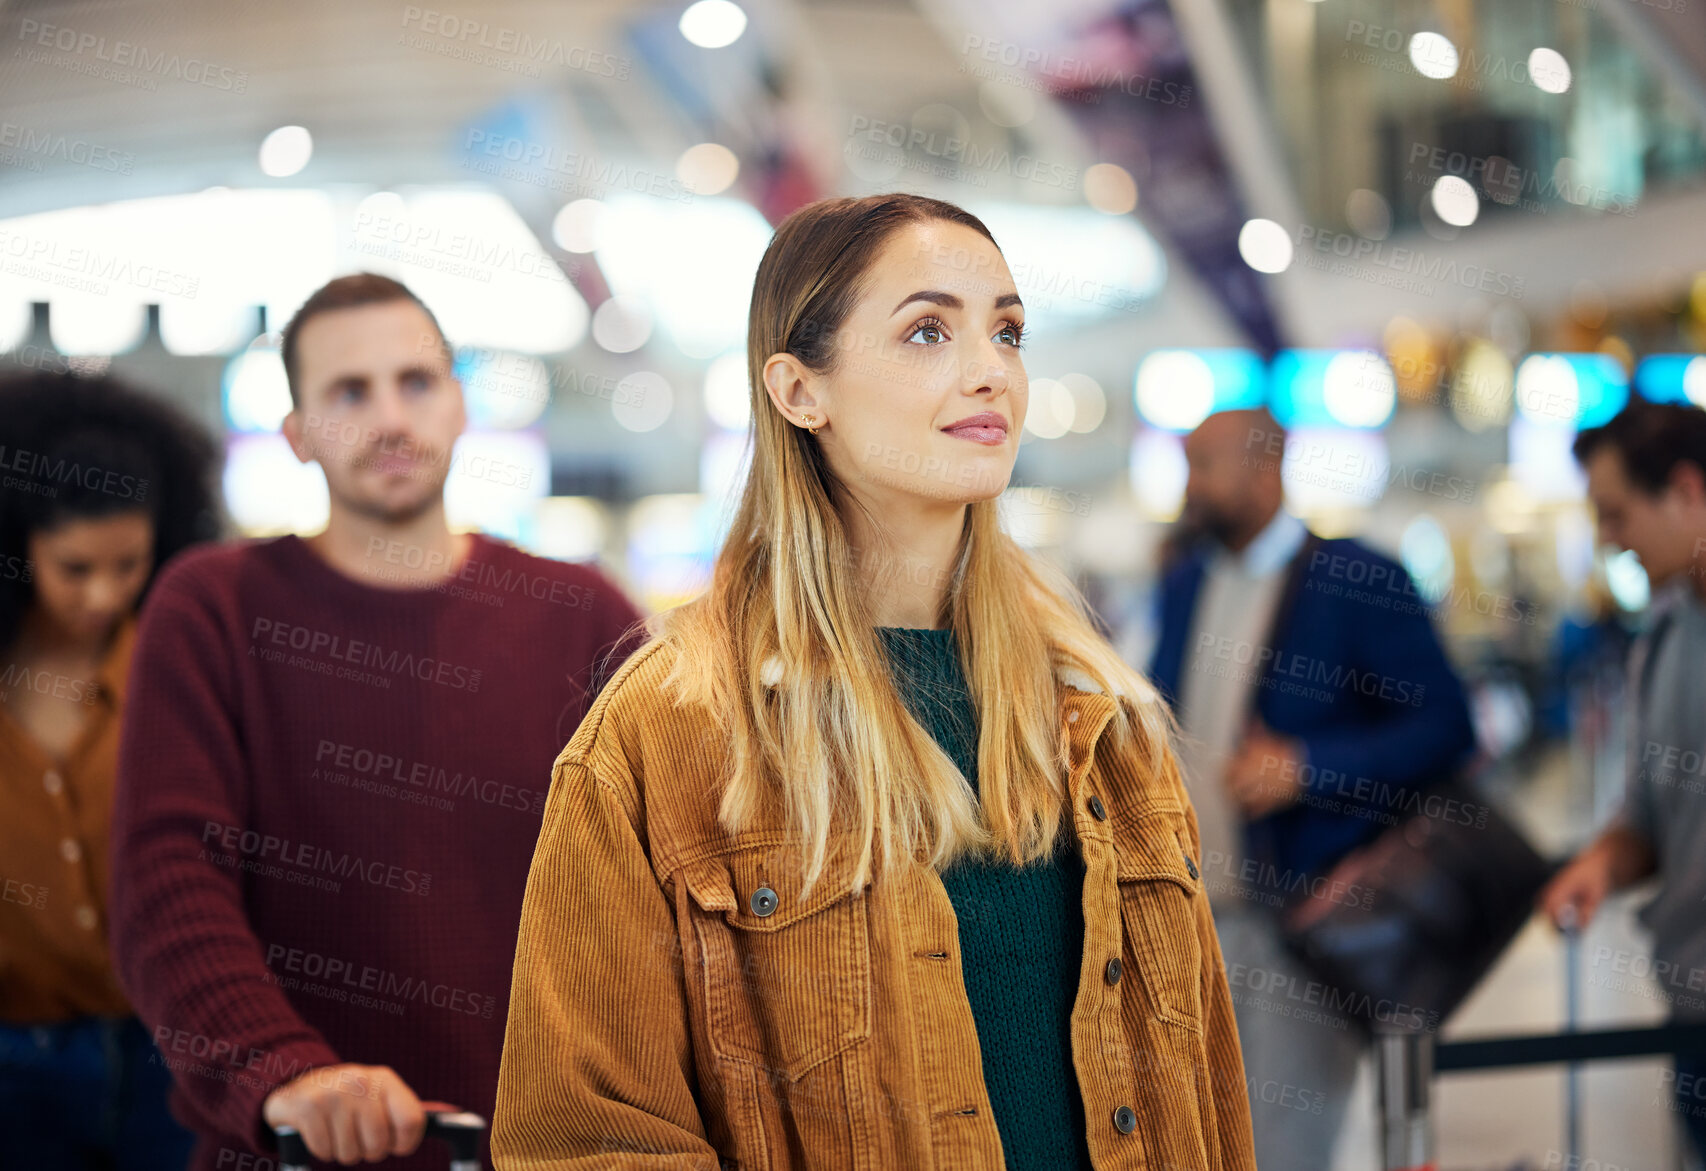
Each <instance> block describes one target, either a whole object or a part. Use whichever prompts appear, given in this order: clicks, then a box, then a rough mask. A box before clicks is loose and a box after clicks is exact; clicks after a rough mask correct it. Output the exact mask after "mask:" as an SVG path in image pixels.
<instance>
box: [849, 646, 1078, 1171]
mask: <svg viewBox="0 0 1706 1171" xmlns="http://www.w3.org/2000/svg"><path fill="white" fill-rule="evenodd" d="M877 629H878V633H879V635H880V636H881V638H882V641H883V645H884V649H885V650H886V651H887V653H888V658H889V665H890V669H891V670H892V671H893V673H894V680H895V685H896V687H897V688H898V689H899V691H900V694H901V696H902V697H903V698H904V699H905V701H906V704H907V707H908V708H910V709H911V711H912V714H913V717H914V718H915V719H917V720H918V722H919V723H920V724H922V725H923V726H924V727H925V728H926V729H927V730H928V731H929V732H930V734H931V735H932V736H933V737H935V740H936V743H937V744H939V745H941V746H942V750H943V751H944V752H946V753H947V754H948V756H949V757H950V758H951V759H952V760H953V762H954V763H955V764H956V765H958V766H959V769H960V771H961V772H962V773H964V774H965V776H966V779H967V780H969V781H970V782H971V783H972V787H973V788H974V789H975V788H976V787H977V734H978V724H977V721H978V715H977V709H976V708H975V707H973V705H972V701H971V693H970V690H969V689H968V688H967V686H966V680H965V673H964V671H963V670H962V668H961V666H960V658H959V652H958V649H957V647H956V644H955V640H954V632H953V631H951V630H917V629H911V628H903V627H894V626H882V627H878V628H877ZM942 883H943V885H944V886H946V887H947V888H948V899H949V901H950V902H952V903H953V905H954V913H955V915H957V916H958V918H959V931H960V967H961V970H962V971H963V972H964V974H965V985H966V995H967V996H968V997H969V998H970V1000H971V1013H972V1019H973V1020H974V1021H976V1022H977V1040H978V1047H979V1049H981V1050H982V1053H983V1080H984V1084H985V1085H986V1086H987V1087H988V1089H989V1103H990V1106H991V1107H992V1108H993V1109H994V1111H995V1125H996V1128H997V1129H998V1130H999V1131H1000V1132H1001V1149H1002V1153H1003V1155H1004V1157H1005V1159H1006V1163H1007V1166H1008V1168H1009V1169H1010V1171H1033V1169H1034V1171H1061V1169H1062V1168H1065V1169H1068V1171H1070V1169H1072V1168H1083V1169H1084V1171H1089V1169H1090V1151H1089V1149H1088V1147H1086V1145H1085V1141H1084V1101H1083V1097H1082V1095H1081V1094H1080V1093H1079V1089H1078V1075H1077V1073H1076V1071H1075V1070H1074V1069H1073V1066H1072V1030H1071V1018H1072V1004H1073V1001H1074V1000H1076V999H1077V996H1078V972H1079V964H1080V961H1081V960H1082V958H1083V955H1084V906H1083V890H1084V863H1083V860H1082V859H1081V858H1080V857H1079V854H1078V851H1077V849H1076V847H1075V846H1074V845H1073V844H1072V842H1071V838H1070V834H1067V833H1063V834H1062V837H1061V844H1060V847H1059V848H1058V849H1057V850H1056V852H1055V854H1054V856H1053V857H1052V858H1051V859H1049V860H1048V861H1047V862H1046V863H1043V864H1037V865H1031V866H1027V867H1025V868H1024V869H1019V868H1016V867H1014V866H1012V865H1010V864H992V863H987V862H980V861H961V862H957V863H955V864H954V865H953V866H951V867H950V868H949V869H948V870H946V871H945V872H944V873H943V874H942Z"/></svg>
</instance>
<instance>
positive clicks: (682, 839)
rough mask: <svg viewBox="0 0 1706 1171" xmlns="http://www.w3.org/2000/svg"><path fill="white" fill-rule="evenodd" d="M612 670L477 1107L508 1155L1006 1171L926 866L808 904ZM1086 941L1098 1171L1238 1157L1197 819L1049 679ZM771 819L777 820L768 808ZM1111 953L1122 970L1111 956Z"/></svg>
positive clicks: (1097, 712)
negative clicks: (739, 829) (732, 828)
mask: <svg viewBox="0 0 1706 1171" xmlns="http://www.w3.org/2000/svg"><path fill="white" fill-rule="evenodd" d="M673 653H674V652H672V651H670V650H669V649H668V648H666V647H663V646H662V645H659V644H654V645H653V646H651V647H649V648H647V649H645V650H642V651H641V652H639V653H638V654H636V655H635V656H634V657H633V658H632V659H630V660H629V661H628V663H626V664H625V665H624V666H623V668H622V669H621V670H620V671H619V672H618V674H617V675H616V677H615V678H614V679H613V680H612V681H611V682H610V684H609V685H608V686H607V687H606V688H605V690H604V691H603V693H602V694H601V695H600V696H599V698H598V700H597V702H596V703H595V704H594V705H593V707H592V710H591V711H590V712H589V713H588V715H587V717H586V719H585V721H584V722H583V723H582V724H581V726H580V728H579V730H578V731H576V733H575V735H574V738H573V739H572V740H570V741H569V744H568V746H567V747H566V748H564V749H563V752H562V754H561V755H560V756H559V757H558V758H557V761H556V764H555V766H554V773H553V781H552V785H551V793H550V798H549V800H548V802H547V805H546V809H545V817H544V824H543V827H542V829H541V833H540V837H539V843H538V847H537V849H536V851H535V854H534V858H533V868H532V871H531V874H530V876H529V878H528V882H527V894H526V898H525V900H524V902H523V905H522V914H521V932H520V937H519V939H518V941H517V946H516V957H515V976H514V986H513V991H512V995H511V999H510V1010H509V1024H508V1032H507V1034H506V1037H505V1043H504V1053H503V1067H502V1073H501V1076H500V1079H499V1085H498V1103H497V1111H496V1115H495V1117H494V1119H493V1129H492V1152H493V1157H494V1159H495V1161H496V1164H497V1166H498V1168H499V1169H500V1171H523V1169H525V1171H568V1169H570V1168H576V1169H579V1168H587V1169H590V1168H599V1169H601V1171H613V1169H634V1171H638V1169H641V1168H644V1169H647V1171H664V1169H668V1171H687V1169H689V1168H691V1169H694V1171H723V1169H725V1168H735V1167H738V1168H742V1169H761V1171H784V1169H792V1168H805V1167H811V1168H814V1169H818V1168H821V1169H829V1171H843V1169H845V1171H855V1169H858V1171H866V1169H869V1171H878V1169H884V1171H886V1169H890V1168H918V1169H921V1171H922V1169H935V1171H950V1169H952V1171H959V1169H962V1168H963V1169H966V1171H973V1169H975V1171H989V1169H991V1168H1000V1167H1001V1166H1002V1155H1001V1139H1000V1135H999V1134H998V1132H997V1131H996V1126H995V1119H994V1118H993V1117H992V1116H991V1113H990V1106H989V1098H988V1095H987V1093H986V1091H985V1089H984V1083H983V1069H982V1064H981V1061H980V1058H979V1053H978V1040H977V1029H976V1026H975V1025H974V1023H973V1020H972V1014H971V1007H970V1004H969V1002H968V1000H967V997H966V992H965V984H964V981H963V979H962V977H961V971H960V955H959V948H958V930H957V923H956V920H955V916H954V909H953V907H952V905H951V904H950V902H949V900H948V895H947V892H946V890H945V889H944V887H943V885H942V881H941V879H940V878H939V877H938V876H937V875H936V873H935V872H934V871H931V870H928V869H925V868H922V867H918V868H914V869H913V871H912V872H911V874H910V875H909V876H907V877H905V878H901V879H897V880H881V881H878V882H876V883H873V884H867V885H866V887H865V888H864V889H863V890H861V891H860V892H858V894H857V895H855V894H853V893H850V892H849V890H848V885H849V883H848V877H849V875H850V874H851V873H852V865H853V862H854V855H853V851H852V848H851V846H850V845H849V844H848V843H847V842H846V841H842V842H841V843H840V844H839V848H837V847H833V846H832V850H831V860H830V863H829V865H828V866H827V867H826V869H825V872H824V874H823V876H822V877H821V878H820V879H819V881H818V883H817V884H816V885H815V886H814V887H813V889H812V891H811V892H810V894H809V896H807V897H804V898H802V897H801V889H802V886H803V883H802V880H801V877H800V868H801V867H800V862H801V854H800V851H799V849H798V846H797V844H796V843H794V842H790V841H789V840H788V839H787V838H786V836H785V835H784V834H783V833H782V832H781V830H780V823H779V821H778V822H774V823H766V824H764V825H760V826H756V827H753V828H751V829H749V830H747V831H745V832H743V833H741V834H740V835H738V836H731V835H729V834H728V833H726V832H725V831H724V830H723V829H722V828H721V827H719V826H718V824H717V818H716V809H717V799H718V793H719V789H718V778H719V777H720V776H721V775H722V774H723V773H724V771H725V769H726V762H727V756H728V744H727V741H726V739H725V738H724V737H723V736H722V735H721V734H719V733H718V732H717V731H716V730H715V729H714V726H713V723H712V721H711V720H710V719H709V718H708V717H707V716H706V715H705V714H704V713H703V712H698V713H696V712H695V710H694V709H692V708H690V707H684V708H677V707H675V706H674V704H673V703H672V701H671V699H670V698H669V697H668V696H667V695H665V694H664V693H663V692H662V691H661V690H660V683H661V681H662V679H663V678H664V676H665V674H666V673H667V671H668V667H669V661H670V658H671V656H672V655H673ZM1059 695H1060V700H1059V705H1060V719H1061V720H1062V721H1063V722H1064V723H1063V727H1065V729H1066V731H1067V735H1068V738H1069V741H1070V744H1071V760H1072V767H1071V772H1070V775H1069V782H1068V787H1069V792H1070V798H1071V802H1072V822H1073V827H1074V829H1075V830H1076V832H1077V839H1078V842H1079V844H1080V848H1081V851H1082V854H1083V858H1084V862H1085V868H1086V875H1085V880H1084V955H1083V959H1082V965H1081V975H1080V978H1079V988H1078V999H1077V1002H1076V1004H1075V1006H1074V1008H1073V1012H1072V1053H1073V1063H1074V1065H1075V1066H1076V1068H1077V1072H1078V1085H1079V1089H1080V1091H1081V1093H1082V1094H1083V1098H1084V1108H1085V1117H1086V1121H1087V1126H1088V1134H1087V1136H1086V1137H1087V1140H1088V1143H1089V1150H1090V1154H1091V1157H1092V1159H1093V1160H1094V1163H1095V1165H1096V1166H1097V1167H1098V1168H1109V1169H1112V1168H1131V1169H1133V1171H1136V1169H1139V1168H1144V1169H1147V1171H1163V1169H1165V1171H1254V1168H1255V1165H1256V1163H1255V1156H1254V1153H1253V1148H1252V1142H1251V1138H1250V1114H1249V1105H1248V1101H1247V1099H1246V1096H1245V1094H1246V1091H1245V1083H1244V1071H1243V1063H1242V1060H1241V1058H1240V1056H1239V1051H1238V1037H1237V1032H1236V1028H1235V1026H1234V1024H1233V1018H1232V1003H1231V998H1230V995H1229V993H1228V989H1227V983H1226V971H1225V967H1224V965H1223V964H1222V961H1221V957H1220V948H1219V945H1218V943H1217V942H1216V940H1215V933H1214V924H1213V922H1212V920H1211V919H1210V916H1209V907H1208V898H1207V895H1206V893H1205V891H1204V890H1203V887H1202V883H1201V880H1200V878H1199V877H1198V867H1197V863H1196V859H1197V856H1198V839H1197V825H1196V815H1195V814H1194V812H1193V811H1192V810H1191V807H1190V803H1189V801H1188V799H1187V798H1186V795H1185V792H1184V787H1183V785H1182V783H1181V781H1180V777H1179V772H1178V768H1177V766H1176V764H1175V763H1174V761H1173V758H1172V755H1171V753H1170V751H1169V752H1165V753H1163V764H1162V766H1161V767H1160V769H1159V770H1158V771H1157V770H1156V769H1153V768H1146V767H1144V765H1143V764H1142V763H1141V762H1139V761H1137V760H1133V759H1129V758H1128V757H1126V756H1124V755H1121V754H1117V753H1115V752H1114V751H1113V749H1112V738H1111V737H1110V738H1109V740H1108V743H1106V744H1104V743H1103V741H1102V733H1103V730H1104V729H1105V728H1106V727H1107V726H1108V723H1109V721H1110V720H1111V719H1112V718H1113V716H1114V715H1115V712H1116V707H1115V705H1116V703H1118V702H1124V701H1123V700H1119V699H1117V698H1116V697H1113V696H1109V695H1105V694H1101V693H1099V692H1097V691H1096V690H1095V685H1094V684H1093V683H1092V682H1091V681H1089V680H1088V679H1086V678H1082V677H1078V678H1076V679H1075V678H1073V677H1072V676H1071V675H1070V674H1068V675H1064V676H1063V682H1062V686H1061V688H1060V691H1059ZM778 817H779V814H778ZM1116 961H1117V962H1116Z"/></svg>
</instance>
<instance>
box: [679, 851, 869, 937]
mask: <svg viewBox="0 0 1706 1171" xmlns="http://www.w3.org/2000/svg"><path fill="white" fill-rule="evenodd" d="M838 861H839V856H838V855H837V854H835V853H832V854H831V855H830V858H829V859H828V860H827V861H826V862H825V864H824V868H823V873H822V874H820V875H819V876H818V880H817V882H816V883H814V884H813V885H812V888H811V890H810V892H807V891H806V890H805V881H804V878H803V877H802V874H801V865H802V859H801V856H800V852H799V851H798V850H797V849H791V848H788V847H759V848H753V849H747V850H739V851H735V852H734V853H730V854H720V855H717V856H715V857H711V858H702V859H700V860H699V861H697V862H694V863H691V864H689V865H687V866H685V867H683V868H682V878H683V881H685V882H686V883H687V890H688V893H689V894H691V895H692V896H693V901H694V902H696V903H698V904H699V907H700V909H701V910H705V911H721V912H723V914H724V917H725V918H727V919H728V921H729V922H730V923H731V924H732V925H734V926H736V927H739V928H742V929H744V930H747V931H779V930H781V929H782V928H784V927H787V926H788V925H790V924H792V923H797V922H799V921H800V920H801V919H805V918H808V917H809V916H811V915H815V914H817V913H818V912H819V911H821V910H823V909H824V908H825V907H829V906H831V905H833V904H835V903H838V902H840V901H842V900H843V899H847V898H852V897H855V895H856V894H857V895H863V894H864V890H863V889H861V890H860V891H858V892H855V891H853V890H852V889H851V886H850V883H851V877H852V875H851V871H850V869H849V868H848V867H846V866H844V865H839V864H838ZM866 886H867V887H868V886H869V883H868V882H867V883H866Z"/></svg>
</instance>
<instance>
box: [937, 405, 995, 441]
mask: <svg viewBox="0 0 1706 1171" xmlns="http://www.w3.org/2000/svg"><path fill="white" fill-rule="evenodd" d="M942 432H943V433H944V434H946V435H953V436H955V437H956V438H959V439H969V440H971V441H972V442H973V443H982V444H985V445H986V446H989V447H994V446H996V445H998V444H1002V443H1005V442H1007V420H1005V419H1003V418H1002V417H1001V416H1000V415H994V414H988V413H985V414H982V415H973V416H972V417H971V418H969V419H961V420H960V421H959V422H958V423H955V424H954V425H953V426H951V427H944V428H942Z"/></svg>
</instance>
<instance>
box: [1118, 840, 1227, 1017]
mask: <svg viewBox="0 0 1706 1171" xmlns="http://www.w3.org/2000/svg"><path fill="white" fill-rule="evenodd" d="M1185 842H1186V836H1185V817H1184V814H1183V813H1182V812H1180V811H1177V810H1173V809H1159V810H1145V811H1144V812H1142V813H1141V814H1138V815H1134V816H1131V817H1128V818H1126V819H1123V820H1122V821H1120V822H1118V823H1116V824H1115V826H1114V852H1115V863H1116V868H1115V878H1116V879H1117V881H1118V883H1119V895H1120V920H1121V924H1122V925H1123V926H1124V928H1125V949H1124V950H1126V951H1127V953H1128V962H1130V963H1132V964H1134V965H1135V967H1136V968H1137V972H1136V973H1135V975H1137V977H1138V978H1139V982H1140V983H1141V984H1142V985H1143V993H1144V996H1145V998H1146V999H1147V1001H1148V1003H1149V1007H1150V1010H1151V1011H1152V1012H1153V1013H1154V1014H1155V1015H1156V1016H1157V1017H1159V1018H1160V1019H1162V1020H1164V1021H1168V1022H1170V1023H1171V1024H1175V1025H1179V1026H1182V1027H1184V1028H1187V1029H1193V1030H1195V1031H1197V1032H1199V1033H1200V1032H1201V1031H1202V1027H1203V1019H1202V964H1203V956H1202V942H1201V940H1200V939H1198V937H1197V900H1199V899H1202V898H1204V897H1206V896H1205V895H1204V894H1203V890H1202V884H1201V882H1200V880H1199V877H1198V872H1197V868H1196V862H1195V860H1194V859H1192V858H1191V857H1190V855H1189V853H1188V851H1187V849H1186V846H1185Z"/></svg>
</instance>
